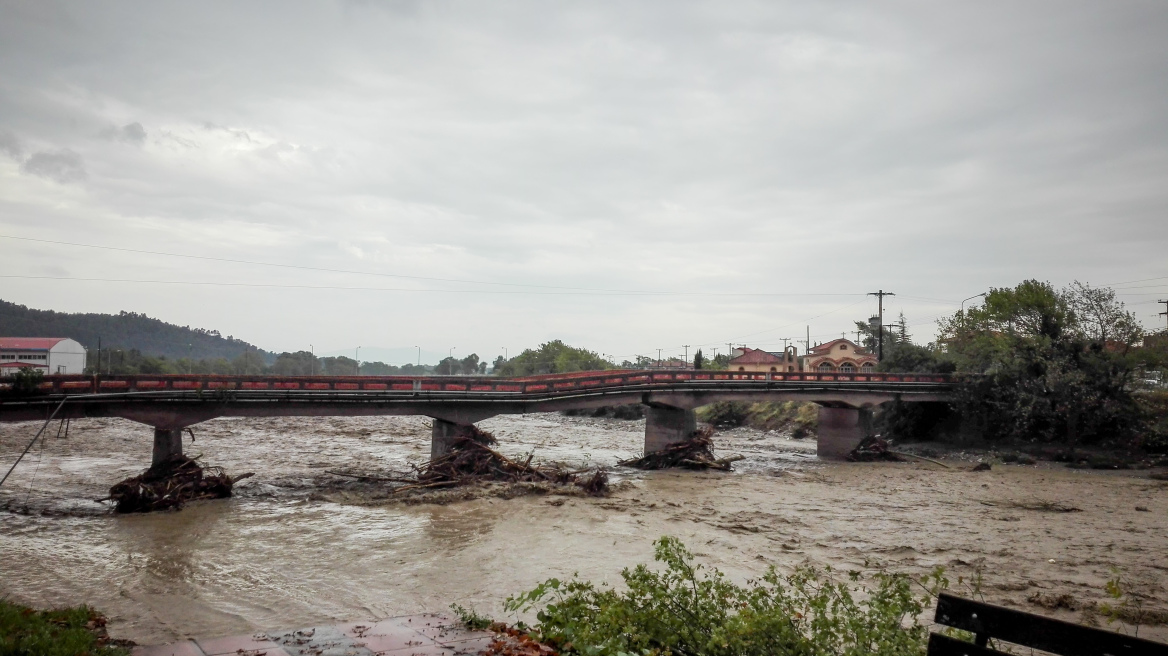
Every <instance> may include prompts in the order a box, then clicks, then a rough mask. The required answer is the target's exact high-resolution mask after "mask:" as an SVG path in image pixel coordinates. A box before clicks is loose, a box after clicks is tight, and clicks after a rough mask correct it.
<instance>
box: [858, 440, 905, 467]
mask: <svg viewBox="0 0 1168 656" xmlns="http://www.w3.org/2000/svg"><path fill="white" fill-rule="evenodd" d="M847 457H848V460H851V461H852V462H876V461H878V460H886V461H889V462H901V461H903V458H901V457H900V455H899V454H896V453H893V451H892V450H891V449H889V448H888V441H887V440H884V439H881V438H879V437H873V436H869V437H865V438H864V439H863V440H861V441H860V443H859V444H858V445H856V448H854V449H852V452H851V453H849V454H848V456H847Z"/></svg>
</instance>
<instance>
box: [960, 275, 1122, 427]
mask: <svg viewBox="0 0 1168 656" xmlns="http://www.w3.org/2000/svg"><path fill="white" fill-rule="evenodd" d="M940 328H941V341H942V342H943V343H944V345H945V348H946V356H947V357H948V358H949V359H950V360H951V361H953V362H954V363H955V364H956V365H957V368H958V370H959V371H962V372H968V373H974V374H978V376H975V377H969V378H967V379H965V381H964V382H963V383H962V384H961V385H960V387H959V389H958V394H957V406H958V409H959V410H960V412H961V413H962V414H963V415H964V416H965V417H966V418H967V419H972V420H974V421H975V422H976V423H977V426H978V427H979V428H980V429H981V432H982V433H983V434H984V435H985V436H986V437H987V438H990V439H995V438H1015V439H1030V440H1042V441H1059V442H1067V443H1070V444H1072V445H1074V444H1080V443H1096V442H1100V441H1104V440H1124V439H1130V438H1132V437H1134V436H1135V434H1136V433H1137V432H1138V430H1139V428H1140V411H1139V407H1138V406H1137V404H1136V401H1135V399H1134V397H1133V396H1132V387H1133V385H1132V383H1133V381H1134V374H1135V371H1136V369H1137V366H1136V364H1137V363H1136V361H1135V356H1134V355H1133V353H1132V346H1133V345H1134V344H1135V342H1136V341H1138V340H1139V339H1140V338H1142V330H1141V329H1140V328H1139V323H1138V321H1137V320H1136V319H1135V317H1134V315H1132V314H1131V313H1130V312H1128V311H1127V310H1126V309H1125V308H1124V307H1123V304H1122V303H1120V302H1119V301H1117V300H1116V299H1115V295H1114V293H1113V292H1111V290H1097V289H1092V288H1090V287H1089V286H1087V285H1082V284H1079V283H1075V284H1074V285H1071V286H1070V287H1068V288H1067V289H1065V290H1061V291H1060V290H1056V289H1055V288H1054V287H1052V286H1051V285H1050V283H1044V282H1039V281H1036V280H1027V281H1025V282H1022V283H1021V284H1019V285H1017V286H1016V287H1013V288H994V289H991V290H990V291H989V293H988V294H987V295H986V298H985V303H984V304H983V305H982V306H981V307H976V308H972V309H970V310H968V311H966V312H965V313H964V314H962V313H961V312H958V313H956V314H954V315H953V316H952V317H949V318H947V319H943V320H942V321H941V322H940Z"/></svg>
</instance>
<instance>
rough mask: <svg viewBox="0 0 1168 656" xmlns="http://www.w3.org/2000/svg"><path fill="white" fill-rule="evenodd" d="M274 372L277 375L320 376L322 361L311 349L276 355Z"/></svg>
mask: <svg viewBox="0 0 1168 656" xmlns="http://www.w3.org/2000/svg"><path fill="white" fill-rule="evenodd" d="M272 373H273V374H276V375H277V376H312V375H317V376H319V375H321V373H323V371H322V369H321V365H320V361H319V360H317V358H316V356H314V355H313V354H312V353H311V352H310V351H297V352H295V353H287V352H285V353H281V354H280V355H278V356H276V361H275V362H274V363H272Z"/></svg>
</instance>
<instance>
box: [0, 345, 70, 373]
mask: <svg viewBox="0 0 1168 656" xmlns="http://www.w3.org/2000/svg"><path fill="white" fill-rule="evenodd" d="M26 367H28V368H31V369H37V370H39V371H41V372H43V373H46V374H50V373H52V374H80V373H85V347H84V346H82V345H81V343H80V342H78V341H76V340H73V339H69V338H68V337H0V371H2V372H4V375H9V374H12V373H15V372H16V371H18V370H20V369H24V368H26Z"/></svg>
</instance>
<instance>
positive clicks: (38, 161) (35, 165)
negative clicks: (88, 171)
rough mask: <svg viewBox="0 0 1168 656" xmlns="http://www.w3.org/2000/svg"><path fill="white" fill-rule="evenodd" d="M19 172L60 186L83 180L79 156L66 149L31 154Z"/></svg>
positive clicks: (83, 172) (83, 166) (83, 168)
mask: <svg viewBox="0 0 1168 656" xmlns="http://www.w3.org/2000/svg"><path fill="white" fill-rule="evenodd" d="M20 170H21V171H23V172H24V173H28V174H29V175H39V176H41V177H42V178H48V179H49V180H53V181H55V182H60V183H61V184H68V183H70V182H80V181H82V180H84V179H85V165H84V163H82V161H81V156H80V155H78V154H77V153H75V152H73V151H72V150H69V149H67V148H66V149H63V150H55V151H41V152H37V153H33V154H32V155H31V156H30V157H29V158H28V159H27V160H25V161H24V164H22V165H21V167H20Z"/></svg>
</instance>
